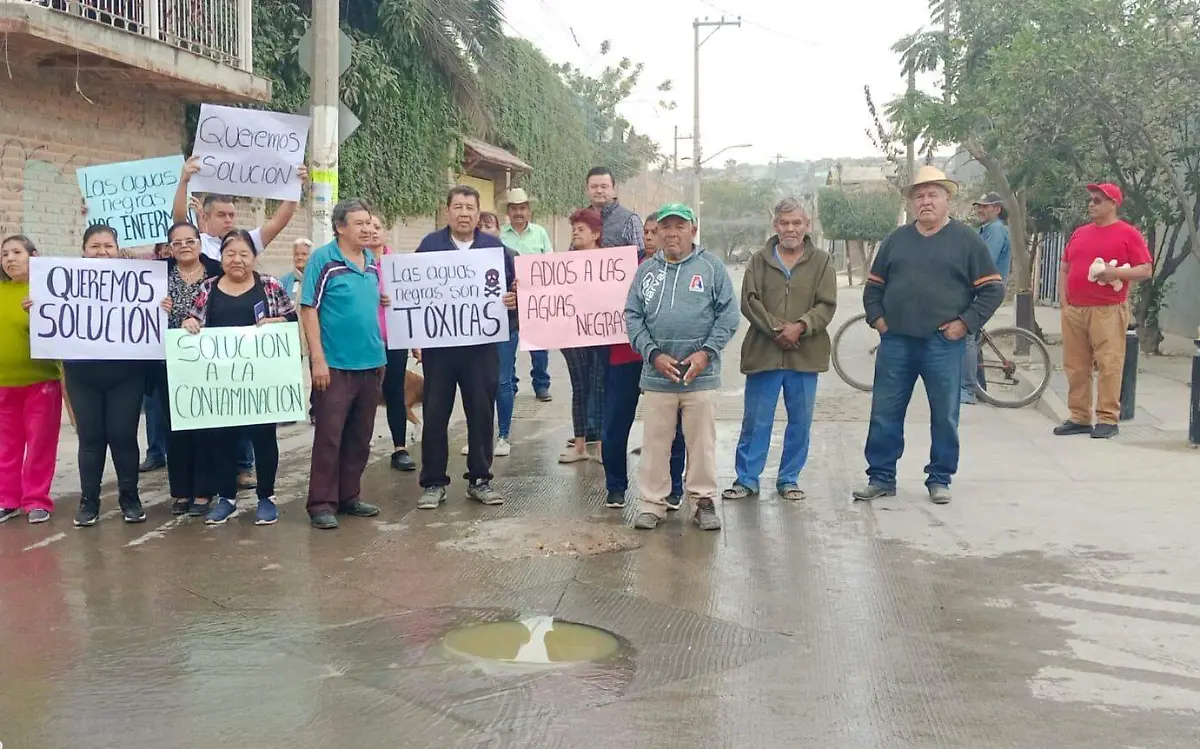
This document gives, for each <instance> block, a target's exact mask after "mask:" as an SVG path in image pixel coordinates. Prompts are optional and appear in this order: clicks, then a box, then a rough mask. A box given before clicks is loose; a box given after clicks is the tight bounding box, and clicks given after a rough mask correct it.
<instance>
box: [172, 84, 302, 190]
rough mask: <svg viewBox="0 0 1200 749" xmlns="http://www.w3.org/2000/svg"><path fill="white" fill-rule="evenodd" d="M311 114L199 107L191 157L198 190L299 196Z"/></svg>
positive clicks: (192, 183) (194, 180)
mask: <svg viewBox="0 0 1200 749" xmlns="http://www.w3.org/2000/svg"><path fill="white" fill-rule="evenodd" d="M311 123H312V118H310V117H305V116H303V115H297V114H284V113H282V112H267V111H263V110H258V109H238V108H236V107H222V106H218V105H215V104H202V105H201V106H200V119H199V121H198V122H197V125H196V141H195V147H194V148H193V149H192V155H193V156H198V157H200V172H199V173H198V174H196V176H195V177H193V178H192V180H191V188H192V189H193V190H196V191H197V192H209V193H216V194H220V195H238V196H242V197H247V198H270V199H273V200H300V193H301V191H302V187H303V184H302V180H301V179H300V175H299V171H298V170H299V167H300V165H301V164H303V163H304V149H305V147H306V145H307V143H308V128H309V125H310V124H311Z"/></svg>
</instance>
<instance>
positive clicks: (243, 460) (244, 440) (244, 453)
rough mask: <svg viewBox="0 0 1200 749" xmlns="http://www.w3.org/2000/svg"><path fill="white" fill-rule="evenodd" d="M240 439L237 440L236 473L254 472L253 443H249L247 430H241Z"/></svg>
mask: <svg viewBox="0 0 1200 749" xmlns="http://www.w3.org/2000/svg"><path fill="white" fill-rule="evenodd" d="M241 433H242V434H241V438H240V439H239V440H238V452H237V455H238V464H237V467H238V471H253V470H254V443H253V442H251V441H250V435H249V433H248V432H247V430H245V429H243V430H241Z"/></svg>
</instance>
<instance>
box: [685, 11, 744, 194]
mask: <svg viewBox="0 0 1200 749" xmlns="http://www.w3.org/2000/svg"><path fill="white" fill-rule="evenodd" d="M741 25H742V19H741V16H739V17H738V18H737V20H735V21H726V20H725V16H721V19H720V20H719V21H710V20H708V19H707V18H705V19H704V20H703V21H701V20H700V19H699V18H696V19H693V20H692V33H693V36H694V44H695V49H694V52H695V73H694V80H693V86H694V90H693V92H692V94H693V97H694V101H693V103H692V169H693V170H695V171H694V172H693V174H692V210H693V211H695V212H696V215H697V216H699V215H700V213H701V211H700V174H701V171H702V170H703V166H702V165H701V164H700V156H701V153H702V151H701V149H700V47H701V46H703V45H704V42H707V41H708V40H709V39H711V38H712V35H713V34H715V33H717V32H718V31H720V29H721V27H722V26H738V27H740V26H741ZM702 26H711V27H712V31H710V32H708V36H706V37H704V40H703V41H701V39H700V28H701V27H702Z"/></svg>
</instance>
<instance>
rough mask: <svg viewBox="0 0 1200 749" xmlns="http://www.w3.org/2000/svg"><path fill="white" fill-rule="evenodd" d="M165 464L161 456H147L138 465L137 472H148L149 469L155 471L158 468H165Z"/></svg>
mask: <svg viewBox="0 0 1200 749" xmlns="http://www.w3.org/2000/svg"><path fill="white" fill-rule="evenodd" d="M166 466H167V461H165V460H163V459H162V458H151V457H147V458H146V459H145V460H143V461H142V463H141V465H139V466H138V473H149V472H150V471H157V470H158V469H159V468H166Z"/></svg>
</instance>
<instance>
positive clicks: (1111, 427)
mask: <svg viewBox="0 0 1200 749" xmlns="http://www.w3.org/2000/svg"><path fill="white" fill-rule="evenodd" d="M1120 433H1121V428H1120V427H1119V426H1117V425H1116V424H1097V425H1096V428H1095V429H1093V430H1092V439H1094V440H1107V439H1112V438H1113V437H1116V436H1117V435H1118V434H1120Z"/></svg>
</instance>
